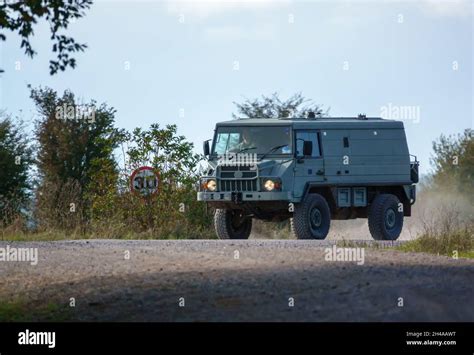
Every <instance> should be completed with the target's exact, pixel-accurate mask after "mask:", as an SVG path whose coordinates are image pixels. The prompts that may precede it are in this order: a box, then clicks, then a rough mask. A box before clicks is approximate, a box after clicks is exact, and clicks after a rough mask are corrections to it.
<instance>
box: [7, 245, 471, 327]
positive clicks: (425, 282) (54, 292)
mask: <svg viewBox="0 0 474 355" xmlns="http://www.w3.org/2000/svg"><path fill="white" fill-rule="evenodd" d="M7 244H9V245H10V246H11V247H12V246H14V247H37V248H39V249H38V254H39V261H38V264H37V265H36V266H32V265H30V264H29V263H26V262H21V263H20V262H11V261H10V262H5V261H4V262H0V274H1V281H0V299H1V300H2V301H3V302H5V301H10V300H14V299H21V300H23V301H25V302H26V304H27V305H28V309H34V308H35V307H41V306H44V305H45V304H46V303H48V302H50V303H51V302H53V303H57V304H59V305H61V307H63V306H64V307H66V306H67V305H68V304H69V300H70V297H74V298H75V299H76V307H75V308H73V309H71V310H70V313H69V314H68V319H76V320H107V321H126V320H131V321H209V320H211V321H349V320H354V321H404V320H406V321H474V302H473V299H474V284H473V282H472V281H473V279H474V261H473V260H467V259H459V260H453V259H450V258H448V257H440V256H433V255H427V254H411V253H403V252H397V251H393V250H386V249H377V250H375V249H369V248H366V249H365V260H364V264H363V265H357V264H356V262H349V261H338V262H337V261H336V262H334V261H333V262H332V261H326V260H325V251H324V248H325V247H326V246H328V245H330V244H331V243H330V242H318V241H294V240H284V241H283V240H282V241H276V240H248V241H117V240H91V241H65V242H31V243H7V242H0V247H3V248H4V247H6V245H7ZM127 251H129V252H130V259H129V260H127V259H126V256H127V255H128V253H127ZM235 251H238V252H239V258H238V259H235V256H236V253H235ZM181 297H183V298H184V307H179V300H180V298H181ZM290 297H291V298H293V299H294V307H290V306H289V303H291V302H290V301H291V300H290V301H289V298H290ZM399 297H402V298H403V303H404V306H403V307H399V306H398V302H399ZM66 308H67V307H66ZM68 309H69V308H68Z"/></svg>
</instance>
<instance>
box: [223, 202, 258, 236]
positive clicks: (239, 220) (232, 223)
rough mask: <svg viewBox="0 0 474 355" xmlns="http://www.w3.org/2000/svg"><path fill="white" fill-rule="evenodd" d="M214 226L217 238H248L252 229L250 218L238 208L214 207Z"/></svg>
mask: <svg viewBox="0 0 474 355" xmlns="http://www.w3.org/2000/svg"><path fill="white" fill-rule="evenodd" d="M214 227H215V229H216V234H217V237H218V238H219V239H248V238H249V236H250V232H251V231H252V218H250V217H248V216H245V215H244V214H243V212H242V211H239V210H228V209H216V212H215V214H214Z"/></svg>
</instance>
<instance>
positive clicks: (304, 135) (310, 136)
mask: <svg viewBox="0 0 474 355" xmlns="http://www.w3.org/2000/svg"><path fill="white" fill-rule="evenodd" d="M303 141H311V142H313V154H311V157H312V158H319V157H320V156H321V152H320V150H319V142H318V132H317V131H309V130H308V131H296V156H297V157H301V156H303Z"/></svg>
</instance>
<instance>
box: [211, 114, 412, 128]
mask: <svg viewBox="0 0 474 355" xmlns="http://www.w3.org/2000/svg"><path fill="white" fill-rule="evenodd" d="M267 125H268V126H292V127H294V128H315V129H319V128H326V129H328V128H344V129H345V128H356V129H366V128H403V122H401V121H394V120H385V119H382V118H380V117H367V118H358V117H324V118H239V119H234V120H230V121H224V122H219V123H217V126H218V127H222V126H267Z"/></svg>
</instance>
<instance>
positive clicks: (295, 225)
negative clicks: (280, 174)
mask: <svg viewBox="0 0 474 355" xmlns="http://www.w3.org/2000/svg"><path fill="white" fill-rule="evenodd" d="M330 225H331V211H330V210H329V205H328V203H327V201H326V199H325V198H324V197H323V196H321V195H319V194H309V195H307V196H306V198H305V200H304V201H303V202H302V203H299V204H297V205H295V211H294V213H293V218H292V219H291V230H292V232H293V234H294V235H295V236H296V238H297V239H324V238H326V236H327V235H328V233H329V227H330Z"/></svg>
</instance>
